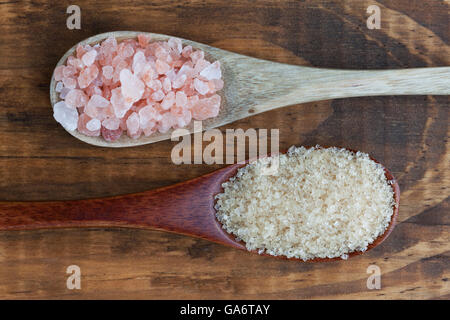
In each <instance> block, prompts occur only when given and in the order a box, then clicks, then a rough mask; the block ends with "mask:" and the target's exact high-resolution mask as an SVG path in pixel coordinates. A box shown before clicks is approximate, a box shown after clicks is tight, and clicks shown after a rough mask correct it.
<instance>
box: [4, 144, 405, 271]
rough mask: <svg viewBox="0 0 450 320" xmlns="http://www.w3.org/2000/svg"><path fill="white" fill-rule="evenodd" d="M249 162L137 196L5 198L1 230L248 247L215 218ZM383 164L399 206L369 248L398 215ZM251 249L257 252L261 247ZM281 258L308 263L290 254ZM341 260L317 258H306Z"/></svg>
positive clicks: (395, 186) (393, 182) (396, 190)
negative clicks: (100, 232) (220, 198)
mask: <svg viewBox="0 0 450 320" xmlns="http://www.w3.org/2000/svg"><path fill="white" fill-rule="evenodd" d="M348 150H350V149H348ZM350 151H353V150H350ZM372 160H374V161H376V160H375V159H372ZM248 162H249V161H247V162H246V163H244V164H242V163H241V164H233V165H229V166H227V167H224V168H222V169H219V170H216V171H214V172H212V173H209V174H206V175H203V176H201V177H198V178H195V179H192V180H188V181H185V182H181V183H177V184H174V185H172V186H168V187H163V188H159V189H155V190H150V191H145V192H140V193H134V194H127V195H121V196H115V197H108V198H98V199H85V200H71V201H43V202H0V231H5V230H30V229H51V228H78V227H93V228H99V227H100V228H110V227H125V228H138V229H152V230H162V231H168V232H174V233H177V234H182V235H188V236H193V237H198V238H202V239H206V240H209V241H212V242H215V243H220V244H223V245H226V246H230V247H233V248H236V249H240V250H247V249H246V247H245V243H243V242H242V241H237V240H236V239H235V236H233V235H231V234H229V233H227V232H226V231H225V230H224V229H222V226H221V224H220V222H219V221H218V220H217V219H216V216H215V214H216V210H215V209H214V205H215V195H217V194H218V193H221V192H223V188H222V183H223V182H225V181H228V180H229V179H230V178H231V177H233V176H234V175H236V173H237V170H238V169H239V168H241V167H243V166H245V165H246V164H247V163H248ZM383 168H384V171H385V176H386V179H387V181H389V183H390V185H391V187H392V189H393V191H394V200H395V204H394V207H393V214H392V217H391V220H390V223H389V226H388V227H387V229H386V230H385V232H384V233H383V234H382V235H380V236H379V237H378V238H377V239H375V240H374V242H373V243H371V244H370V245H369V246H368V249H367V250H370V249H372V248H374V247H376V246H378V245H379V244H381V243H382V242H383V241H384V240H385V239H386V238H387V237H388V236H389V234H390V233H391V232H392V230H393V228H394V226H395V221H396V219H397V216H398V207H399V201H400V188H399V186H398V184H397V182H396V180H395V178H394V177H393V175H392V174H391V173H390V172H389V170H387V169H386V168H385V167H383ZM367 250H366V251H367ZM252 252H253V253H256V254H258V253H257V252H256V251H252ZM362 253H363V252H360V251H355V252H351V253H348V256H349V257H353V256H356V255H360V254H362ZM262 255H268V254H262ZM269 256H271V255H269ZM271 257H274V256H271ZM276 257H277V258H282V259H289V260H298V261H303V260H300V259H297V258H287V257H285V256H276ZM340 259H341V258H340V257H337V258H315V259H312V260H307V261H308V262H323V261H333V260H340Z"/></svg>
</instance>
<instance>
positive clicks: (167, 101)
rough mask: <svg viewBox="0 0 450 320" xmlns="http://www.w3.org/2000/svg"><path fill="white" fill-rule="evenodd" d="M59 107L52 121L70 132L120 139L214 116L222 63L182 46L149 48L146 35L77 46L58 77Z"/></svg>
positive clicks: (160, 44) (151, 45)
mask: <svg viewBox="0 0 450 320" xmlns="http://www.w3.org/2000/svg"><path fill="white" fill-rule="evenodd" d="M54 78H55V80H56V81H57V84H56V89H57V90H56V91H57V92H59V94H60V98H61V99H62V101H60V102H58V103H57V104H55V106H54V117H55V119H56V121H58V122H59V123H61V124H62V125H63V126H64V127H65V128H66V129H67V130H75V129H78V131H79V132H81V133H83V134H85V135H87V136H102V137H103V138H104V139H105V140H106V141H115V140H117V139H119V138H120V136H121V135H122V134H123V133H125V134H127V135H128V136H129V137H131V138H133V139H137V138H139V137H140V136H141V135H142V134H143V135H145V136H149V135H151V134H153V133H155V132H156V131H158V132H161V133H165V132H167V131H168V130H170V129H172V128H173V129H176V128H181V127H185V126H187V125H189V123H190V122H191V121H192V119H195V120H205V119H208V118H213V117H216V116H217V115H218V113H219V109H220V96H219V95H218V94H217V93H216V92H217V91H219V90H221V89H222V88H223V81H222V79H221V78H222V73H221V69H220V63H219V61H216V62H214V63H210V62H209V61H207V60H205V58H204V52H203V51H201V50H194V49H193V48H192V47H191V46H185V47H183V46H182V43H181V40H180V39H177V38H170V39H169V40H168V41H156V42H150V37H149V36H148V35H144V34H141V35H139V36H138V37H137V39H136V40H135V39H127V40H124V41H122V42H120V43H117V41H116V39H115V38H108V39H106V40H104V41H103V42H102V43H101V44H97V45H94V46H90V45H84V46H82V45H79V46H78V47H77V49H76V52H75V54H74V55H73V56H70V57H69V58H68V59H67V62H66V65H61V66H58V67H57V68H56V69H55V72H54Z"/></svg>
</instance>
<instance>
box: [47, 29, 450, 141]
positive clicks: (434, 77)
mask: <svg viewBox="0 0 450 320" xmlns="http://www.w3.org/2000/svg"><path fill="white" fill-rule="evenodd" d="M139 34H147V35H150V36H151V37H152V40H156V41H158V40H168V39H169V38H170V36H168V35H163V34H155V33H147V32H138V31H114V32H107V33H102V34H98V35H95V36H92V37H90V38H88V39H86V40H83V41H81V42H80V43H77V44H76V45H75V46H73V47H72V48H71V49H69V50H68V51H67V52H66V53H65V54H64V56H63V57H62V58H61V59H60V60H59V62H58V64H57V66H60V65H62V64H64V63H65V62H66V60H67V58H68V57H69V56H70V55H73V54H74V52H75V50H76V47H77V46H78V45H79V44H82V45H85V44H90V45H93V44H97V43H99V42H102V41H103V40H105V39H107V38H108V37H115V38H116V39H117V41H121V40H124V39H130V38H136V37H137V36H138V35H139ZM181 40H182V43H183V45H191V46H192V47H193V48H195V49H201V50H203V51H204V52H205V58H206V59H207V60H209V61H214V60H219V61H220V63H221V68H222V75H223V80H224V88H223V89H222V90H221V91H219V92H218V94H219V95H220V96H221V98H222V105H221V108H220V112H219V114H218V116H217V117H215V118H211V119H208V120H205V121H203V123H202V124H203V125H202V129H203V130H208V129H212V128H216V127H220V126H222V125H225V124H228V123H231V122H234V121H236V120H239V119H243V118H246V117H249V116H252V115H255V114H258V113H262V112H265V111H269V110H272V109H276V108H280V107H284V106H288V105H293V104H298V103H304V102H311V101H318V100H327V99H335V98H346V97H361V96H379V95H430V94H434V95H448V94H450V67H437V68H415V69H398V70H338V69H322V68H312V67H303V66H296V65H289V64H284V63H277V62H271V61H267V60H262V59H256V58H252V57H248V56H244V55H241V54H237V53H233V52H229V51H225V50H222V49H218V48H215V47H212V46H208V45H206V44H202V43H198V42H194V41H191V40H185V39H181ZM55 88H56V81H55V80H54V77H53V76H52V80H51V83H50V101H51V104H52V106H54V105H55V103H57V102H58V101H59V100H60V98H59V94H58V93H57V92H56V90H55ZM186 129H187V130H189V132H190V133H192V132H194V126H193V125H192V123H191V125H190V126H188V127H187V128H186ZM68 132H69V133H70V134H71V135H73V136H74V137H75V138H77V139H79V140H81V141H84V142H86V143H89V144H92V145H96V146H102V147H114V148H117V147H132V146H138V145H143V144H147V143H153V142H157V141H161V140H167V139H170V138H171V131H169V132H167V133H154V134H152V135H150V136H148V137H145V136H141V137H140V138H138V139H132V138H129V137H128V136H127V135H122V136H121V137H120V139H118V140H116V141H114V142H108V141H106V140H104V139H103V138H102V137H89V136H86V135H84V134H82V133H80V132H78V131H77V130H74V131H68Z"/></svg>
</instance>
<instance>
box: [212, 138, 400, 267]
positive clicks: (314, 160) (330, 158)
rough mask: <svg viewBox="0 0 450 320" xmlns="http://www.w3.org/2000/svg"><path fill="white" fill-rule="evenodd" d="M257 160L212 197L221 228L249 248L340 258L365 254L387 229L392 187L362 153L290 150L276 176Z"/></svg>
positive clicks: (379, 168) (266, 162)
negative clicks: (264, 171)
mask: <svg viewBox="0 0 450 320" xmlns="http://www.w3.org/2000/svg"><path fill="white" fill-rule="evenodd" d="M271 161H272V159H271V158H265V159H259V160H257V161H255V162H253V163H251V164H249V165H247V166H245V167H243V168H241V169H239V170H238V173H237V174H236V176H235V177H233V178H231V179H230V180H229V181H228V182H225V183H224V184H223V185H222V187H223V193H220V194H218V195H217V196H216V199H217V200H216V205H215V208H216V216H217V218H218V220H219V221H220V222H221V223H222V227H223V228H224V229H225V230H226V231H227V232H229V233H232V234H234V235H235V236H236V237H237V239H238V240H243V241H244V242H245V244H246V247H247V249H248V250H258V251H259V252H260V253H262V252H265V253H267V254H270V255H275V256H278V255H283V256H287V257H295V258H300V259H303V260H309V259H313V258H334V257H342V258H343V259H346V258H347V257H348V253H350V252H354V251H365V250H366V249H367V246H368V245H369V244H370V243H372V242H373V241H374V240H375V239H376V238H377V237H378V236H380V235H382V234H383V233H384V232H385V230H386V228H387V227H388V225H389V223H390V220H391V217H392V214H393V207H394V192H393V188H392V186H391V185H390V183H389V181H387V179H386V176H385V172H384V169H383V167H382V166H381V165H379V164H377V163H376V162H375V161H373V160H371V159H370V157H369V156H368V155H367V154H365V153H361V152H357V153H354V152H351V151H348V150H346V149H339V148H326V149H323V148H320V147H316V148H310V149H306V148H304V147H300V148H296V147H292V148H291V149H289V151H288V153H287V154H285V155H280V156H279V168H278V172H277V174H276V175H264V174H263V171H262V170H264V168H266V167H267V166H268V165H269V164H270V163H271Z"/></svg>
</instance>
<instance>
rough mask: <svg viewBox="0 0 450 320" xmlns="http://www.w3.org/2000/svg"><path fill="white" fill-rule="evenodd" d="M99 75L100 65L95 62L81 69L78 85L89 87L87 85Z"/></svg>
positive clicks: (82, 87)
mask: <svg viewBox="0 0 450 320" xmlns="http://www.w3.org/2000/svg"><path fill="white" fill-rule="evenodd" d="M97 75H98V67H97V66H96V65H95V64H93V65H91V66H89V67H87V68H86V69H83V70H81V71H80V75H79V76H78V85H79V86H80V88H81V89H84V88H87V86H88V85H90V84H91V82H92V81H94V79H95V78H97Z"/></svg>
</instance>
